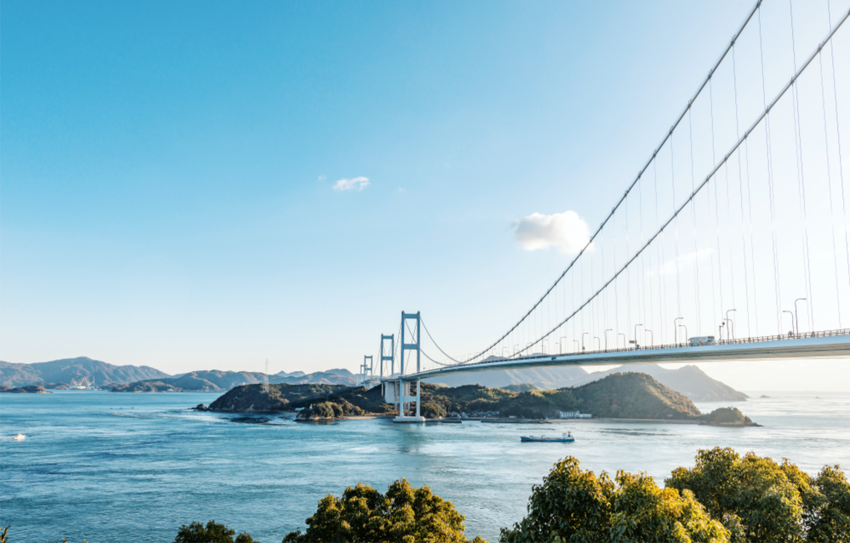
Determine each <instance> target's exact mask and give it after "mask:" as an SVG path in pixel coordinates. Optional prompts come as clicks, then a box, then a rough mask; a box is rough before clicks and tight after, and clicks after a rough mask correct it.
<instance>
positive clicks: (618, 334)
mask: <svg viewBox="0 0 850 543" xmlns="http://www.w3.org/2000/svg"><path fill="white" fill-rule="evenodd" d="M620 336H623V348H624V349H625V348H626V347H628V346H629V343H628V341H626V334H624V333H622V332H618V333H617V337H620ZM617 348H618V349H619V348H620V344H619V343H617Z"/></svg>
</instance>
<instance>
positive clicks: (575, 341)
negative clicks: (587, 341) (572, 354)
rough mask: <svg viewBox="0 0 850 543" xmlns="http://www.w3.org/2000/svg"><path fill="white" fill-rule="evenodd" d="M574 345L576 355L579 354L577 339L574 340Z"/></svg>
mask: <svg viewBox="0 0 850 543" xmlns="http://www.w3.org/2000/svg"><path fill="white" fill-rule="evenodd" d="M573 343H575V344H576V354H578V340H577V339H574V340H573Z"/></svg>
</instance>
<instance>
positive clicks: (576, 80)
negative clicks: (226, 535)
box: [0, 0, 843, 373]
mask: <svg viewBox="0 0 850 543" xmlns="http://www.w3.org/2000/svg"><path fill="white" fill-rule="evenodd" d="M822 3H823V2H820V3H817V4H818V6H820V4H822ZM840 3H841V2H837V3H836V6H837V4H840ZM801 4H806V3H805V2H802V3H801ZM842 6H843V4H842ZM751 7H752V3H751V2H749V1H722V2H687V3H684V2H662V1H657V2H587V3H578V2H561V3H555V2H531V3H529V2H522V3H521V2H492V1H488V2H462V3H450V2H309V3H308V2H301V3H296V2H260V1H256V2H250V3H237V2H188V1H187V2H178V3H174V2H82V1H81V2H73V3H70V2H39V1H26V2H23V1H14V0H13V1H6V2H3V6H2V18H1V19H0V25H2V33H0V45H2V49H1V50H0V51H1V52H0V55H2V57H0V60H2V64H0V65H1V66H2V80H1V81H2V111H0V123H2V126H0V128H2V148H0V159H2V184H1V185H0V212H1V213H2V214H0V243H2V245H1V246H0V251H2V253H0V280H1V281H2V286H0V301H2V303H0V329H2V331H0V342H2V344H1V345H0V359H3V360H7V361H11V362H35V361H42V360H49V359H55V358H62V357H70V356H78V355H87V356H91V357H94V358H98V359H102V360H106V361H108V362H112V363H116V364H148V365H152V366H154V367H157V368H160V369H163V370H164V371H168V372H170V373H175V372H179V371H188V370H192V369H199V368H213V367H215V368H218V369H244V370H262V368H263V365H264V362H265V360H266V359H269V362H270V369H271V370H273V371H280V370H286V371H294V370H303V371H315V370H319V369H324V368H328V367H348V368H350V369H354V368H356V366H357V365H358V364H359V362H360V360H361V357H362V354H365V353H373V352H374V351H376V350H377V346H378V339H379V334H380V333H381V332H384V333H391V332H393V331H395V330H396V329H397V327H398V317H399V312H400V311H401V310H403V309H404V310H407V311H417V310H419V311H422V312H423V315H427V318H428V322H429V323H433V324H431V327H432V328H438V329H440V330H443V331H446V332H444V334H443V335H444V336H445V335H446V333H447V332H448V331H452V332H453V333H455V336H454V337H455V341H454V345H452V349H453V350H455V351H456V352H458V351H459V352H464V350H467V351H471V350H473V349H476V348H479V346H480V345H481V344H482V343H485V342H487V341H488V340H491V339H492V338H493V336H496V335H498V334H499V333H501V332H502V331H503V329H504V328H505V327H506V326H507V325H509V324H512V323H513V322H514V321H515V320H516V318H517V317H518V316H519V314H520V313H521V312H522V311H523V310H524V309H527V306H528V305H529V304H530V303H531V302H533V301H534V300H536V299H537V298H538V297H539V295H540V294H541V292H542V291H543V290H544V289H545V288H546V287H547V286H548V284H549V283H551V281H552V280H553V279H554V278H555V277H556V276H557V275H558V274H559V273H560V272H561V271H562V269H563V268H564V266H565V265H566V263H567V262H568V257H567V256H565V255H564V254H563V253H562V252H559V251H556V250H543V251H525V250H523V248H522V246H521V245H520V244H519V243H517V241H516V240H515V239H514V226H515V224H516V223H515V221H517V220H519V219H521V218H523V217H527V216H529V215H531V214H533V213H541V214H546V215H551V214H556V213H563V212H566V211H568V210H572V211H575V212H576V213H577V214H578V215H579V216H580V217H581V218H582V219H584V220H585V221H586V222H587V223H588V224H589V225H591V227H595V226H596V225H597V224H598V223H599V222H600V221H601V219H602V218H603V217H604V215H605V214H606V213H607V212H608V211H609V210H610V208H611V206H612V205H613V203H614V199H615V197H616V195H619V194H621V193H622V191H623V190H624V189H625V187H626V185H627V184H628V182H630V181H631V179H632V178H633V177H634V175H635V174H636V173H637V171H638V170H639V168H640V167H642V166H643V163H644V162H645V161H646V159H647V157H648V156H649V155H650V153H651V152H652V150H653V148H654V147H655V146H656V145H657V144H658V142H659V141H660V139H661V137H662V136H663V134H664V133H665V132H666V131H667V130H668V129H669V127H670V124H671V123H672V121H673V119H674V118H675V116H676V115H678V113H680V111H681V109H682V107H683V106H684V105H685V104H686V103H687V100H688V99H689V98H690V96H691V95H692V93H693V92H694V90H695V89H696V87H697V85H698V84H699V83H701V81H702V79H703V78H704V77H705V75H706V73H707V71H708V69H709V67H710V66H711V65H712V64H713V62H714V61H715V60H716V59H717V57H718V55H719V54H720V52H721V51H722V49H723V48H724V47H725V45H726V44H727V43H728V41H729V39H730V38H731V36H732V35H733V33H734V32H735V31H736V30H737V28H738V26H739V25H740V23H741V22H742V20H743V18H744V16H745V15H746V14H747V13H748V11H749V10H750V9H751ZM838 7H840V6H837V7H836V8H835V9H838ZM804 11H805V10H804ZM805 30H806V27H805V26H804V29H803V31H802V32H803V34H805ZM821 33H822V32H818V31H813V32H812V34H813V35H817V34H821ZM357 178H366V179H367V180H368V181H367V182H366V181H359V182H357V183H358V184H359V186H360V188H359V189H358V188H353V189H352V190H335V189H334V185H335V184H337V183H339V181H340V180H349V181H351V180H355V179H357ZM366 183H368V186H365V185H366ZM344 184H345V183H343V185H344ZM432 331H435V330H432ZM460 331H462V333H461V332H460ZM435 333H436V331H435ZM458 337H462V340H459V339H457V338H458Z"/></svg>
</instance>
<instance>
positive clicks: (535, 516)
mask: <svg viewBox="0 0 850 543" xmlns="http://www.w3.org/2000/svg"><path fill="white" fill-rule="evenodd" d="M500 541H501V542H502V543H526V542H527V543H566V542H570V543H596V542H615V541H616V542H624V543H625V542H635V543H637V542H659V543H660V542H665V543H667V542H681V543H686V542H687V543H690V542H692V541H700V542H706V543H708V542H713V543H727V542H728V532H727V530H726V529H724V528H723V526H722V525H721V524H720V523H719V522H717V521H714V520H712V519H711V518H710V517H709V515H708V513H707V512H706V511H705V508H703V506H702V505H701V504H700V503H699V502H697V501H696V499H695V498H694V496H693V494H692V493H691V492H689V491H685V492H683V493H681V494H680V493H679V492H678V491H677V490H675V489H661V488H658V486H657V485H656V484H655V481H653V479H652V478H651V477H649V476H647V475H646V474H637V475H634V474H630V473H626V472H623V471H619V472H617V476H616V477H615V481H612V480H611V479H610V478H609V477H608V474H607V473H605V472H602V473H601V474H600V475H599V476H598V477H597V476H596V475H595V474H594V473H593V472H592V471H589V470H587V471H585V470H582V469H581V468H580V467H579V462H578V460H576V459H575V458H573V457H567V458H565V459H564V460H561V461H560V462H558V463H557V464H555V466H554V467H553V468H552V471H551V472H550V473H549V475H548V476H547V477H546V478H544V480H543V484H542V485H535V486H534V488H533V489H532V494H531V498H530V499H529V503H528V515H527V516H526V517H525V518H524V519H522V521H520V522H519V523H518V524H515V525H514V526H513V528H511V529H507V528H503V529H502V532H501V537H500Z"/></svg>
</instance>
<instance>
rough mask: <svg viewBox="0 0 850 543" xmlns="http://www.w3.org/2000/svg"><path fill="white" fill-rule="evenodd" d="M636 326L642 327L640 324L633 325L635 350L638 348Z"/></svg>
mask: <svg viewBox="0 0 850 543" xmlns="http://www.w3.org/2000/svg"><path fill="white" fill-rule="evenodd" d="M638 326H643V325H642V324H635V340H634V344H635V349H639V348H640V344H638V337H637V327H638Z"/></svg>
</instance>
